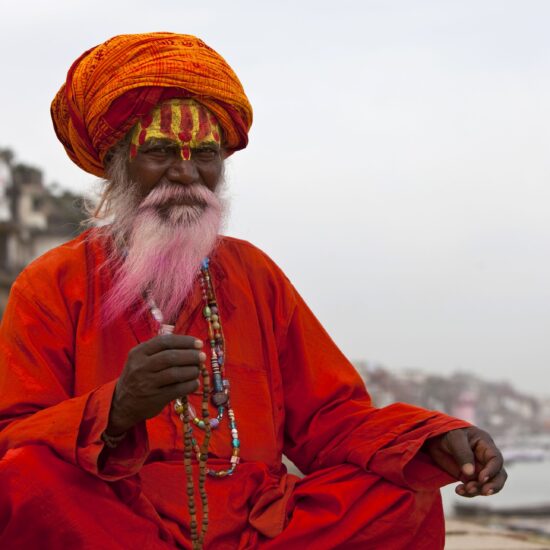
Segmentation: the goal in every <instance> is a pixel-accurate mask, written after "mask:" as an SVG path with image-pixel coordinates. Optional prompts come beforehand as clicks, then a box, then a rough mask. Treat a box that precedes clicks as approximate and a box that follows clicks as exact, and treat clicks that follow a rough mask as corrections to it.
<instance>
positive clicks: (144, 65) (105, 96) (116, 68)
mask: <svg viewBox="0 0 550 550" xmlns="http://www.w3.org/2000/svg"><path fill="white" fill-rule="evenodd" d="M180 97H184V98H193V99H195V100H196V101H198V102H199V103H202V104H203V105H204V106H205V107H206V108H207V109H209V110H210V111H211V112H212V113H213V114H214V115H215V116H216V118H217V119H218V121H219V123H220V126H221V127H222V129H223V134H224V135H223V138H224V146H225V148H226V149H227V150H228V152H229V153H232V152H233V151H237V150H239V149H243V148H244V147H246V145H247V143H248V131H249V130H250V126H251V124H252V107H251V105H250V103H249V101H248V98H247V97H246V95H245V93H244V90H243V87H242V84H241V83H240V81H239V79H238V78H237V75H236V74H235V73H234V72H233V70H232V69H231V67H230V66H229V65H228V64H227V62H226V61H225V59H223V57H221V56H220V55H219V54H218V53H216V52H215V51H214V50H213V49H212V48H210V47H209V46H207V45H206V44H205V43H204V42H203V41H202V40H201V39H200V38H197V37H195V36H191V35H185V34H173V33H168V32H156V33H147V34H126V35H120V36H115V37H114V38H111V39H110V40H107V42H105V43H103V44H100V45H99V46H96V47H94V48H92V49H90V50H88V51H87V52H85V53H84V54H82V55H81V56H80V57H79V58H78V59H77V60H76V61H75V62H74V63H73V65H72V66H71V68H70V69H69V72H68V74H67V80H66V82H65V84H64V85H63V86H62V87H61V89H60V90H59V92H58V93H57V95H56V96H55V98H54V100H53V102H52V107H51V114H52V119H53V124H54V128H55V131H56V134H57V137H58V138H59V140H60V141H61V143H62V144H63V146H64V147H65V150H66V151H67V154H68V155H69V157H70V158H71V160H72V161H73V162H75V163H76V164H77V165H78V166H80V167H81V168H83V169H84V170H86V171H87V172H90V173H92V174H95V175H96V176H100V177H104V176H105V169H104V164H103V161H104V158H105V155H106V154H107V152H108V151H109V149H110V148H111V147H112V146H113V145H115V144H116V143H117V142H118V141H119V140H120V139H121V138H123V137H124V136H125V135H126V134H127V133H128V131H129V130H130V129H131V128H132V127H133V126H134V124H136V122H137V121H138V120H139V119H140V118H141V117H143V116H144V115H147V114H148V113H149V112H150V111H151V110H152V109H153V107H154V106H155V105H157V104H158V103H160V102H162V101H165V100H168V99H173V98H180Z"/></svg>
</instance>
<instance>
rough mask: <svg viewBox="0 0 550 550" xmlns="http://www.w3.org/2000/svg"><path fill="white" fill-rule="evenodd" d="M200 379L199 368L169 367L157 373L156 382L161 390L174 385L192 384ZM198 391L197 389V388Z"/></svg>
mask: <svg viewBox="0 0 550 550" xmlns="http://www.w3.org/2000/svg"><path fill="white" fill-rule="evenodd" d="M198 377H199V369H198V367H194V366H191V367H169V368H167V369H164V370H162V371H160V372H158V373H157V375H156V382H157V384H158V387H159V388H162V387H164V386H170V385H172V384H181V383H183V382H191V381H193V380H197V379H198ZM195 389H196V388H195Z"/></svg>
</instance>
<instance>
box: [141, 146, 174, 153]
mask: <svg viewBox="0 0 550 550" xmlns="http://www.w3.org/2000/svg"><path fill="white" fill-rule="evenodd" d="M146 152H147V153H153V154H159V155H166V154H168V153H169V152H170V148H169V147H167V146H166V145H157V146H155V147H151V148H149V149H147V151H146Z"/></svg>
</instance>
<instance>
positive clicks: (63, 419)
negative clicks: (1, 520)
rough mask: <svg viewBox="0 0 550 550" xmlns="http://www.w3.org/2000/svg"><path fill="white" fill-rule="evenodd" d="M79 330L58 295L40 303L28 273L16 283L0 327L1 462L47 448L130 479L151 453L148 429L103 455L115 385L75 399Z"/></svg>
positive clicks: (95, 470) (106, 474) (100, 472)
mask: <svg viewBox="0 0 550 550" xmlns="http://www.w3.org/2000/svg"><path fill="white" fill-rule="evenodd" d="M21 287H23V290H22V289H21ZM74 330H75V329H74V326H73V321H72V319H71V316H70V315H69V314H68V312H67V314H65V311H64V307H63V305H62V304H58V303H56V301H55V297H54V296H51V297H47V298H46V297H40V300H39V299H38V298H37V297H36V296H35V295H33V294H32V287H31V286H30V285H29V284H28V282H25V278H24V276H23V277H21V278H20V280H18V282H16V283H15V284H14V286H13V287H12V291H11V294H10V300H9V303H8V307H7V309H6V311H5V313H4V317H3V320H2V326H1V328H0V430H1V431H0V457H1V456H2V455H4V453H5V452H6V451H7V450H8V449H11V448H16V447H21V446H24V445H31V444H33V445H47V446H49V447H51V448H52V449H53V450H54V451H55V452H56V453H57V454H58V455H59V456H60V457H61V458H63V460H66V461H67V462H70V463H72V464H75V465H78V466H80V467H81V468H82V469H84V470H85V471H87V472H89V473H91V474H93V475H96V476H98V477H100V478H102V479H106V480H115V479H120V478H123V477H127V476H130V475H133V474H135V473H136V472H137V471H138V470H139V469H140V468H141V466H142V464H143V462H144V460H145V457H146V455H147V452H148V443H147V433H146V429H145V424H142V425H138V426H137V427H136V428H134V429H133V430H131V431H130V432H129V433H128V435H127V437H126V438H125V439H124V440H123V441H122V443H121V444H120V445H119V446H118V447H117V449H115V450H111V449H108V450H107V449H105V451H104V445H103V442H102V441H101V434H102V432H103V430H104V429H105V428H106V426H107V422H108V417H109V411H110V407H111V399H112V395H113V391H114V386H115V383H116V381H115V380H113V381H111V382H108V383H106V384H103V385H101V386H99V387H97V388H96V389H94V390H92V391H90V392H88V393H84V394H83V395H78V396H74V395H73V389H72V388H73V385H74V375H73V372H74V370H73V364H72V358H73V357H72V356H73V346H74ZM102 452H103V460H102V468H101V469H100V468H99V467H98V459H99V455H100V453H102Z"/></svg>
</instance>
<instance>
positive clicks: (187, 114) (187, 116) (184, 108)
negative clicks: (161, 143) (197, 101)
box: [178, 103, 193, 142]
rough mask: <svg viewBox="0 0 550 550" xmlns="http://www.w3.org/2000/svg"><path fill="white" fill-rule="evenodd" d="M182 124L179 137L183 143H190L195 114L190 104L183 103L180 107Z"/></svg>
mask: <svg viewBox="0 0 550 550" xmlns="http://www.w3.org/2000/svg"><path fill="white" fill-rule="evenodd" d="M180 113H181V123H180V132H179V134H178V137H179V138H180V139H181V141H185V142H189V141H191V138H192V137H193V113H192V111H191V108H190V106H189V104H187V103H182V104H181V105H180Z"/></svg>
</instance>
